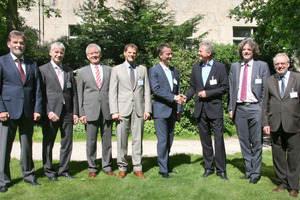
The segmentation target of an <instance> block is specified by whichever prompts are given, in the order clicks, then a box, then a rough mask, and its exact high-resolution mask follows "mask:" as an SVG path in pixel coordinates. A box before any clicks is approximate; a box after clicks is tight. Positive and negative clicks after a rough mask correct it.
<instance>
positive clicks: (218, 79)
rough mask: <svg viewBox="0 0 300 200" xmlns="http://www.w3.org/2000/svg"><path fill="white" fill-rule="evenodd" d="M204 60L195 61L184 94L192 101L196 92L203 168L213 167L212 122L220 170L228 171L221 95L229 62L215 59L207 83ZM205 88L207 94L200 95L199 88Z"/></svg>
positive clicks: (223, 90) (223, 91)
mask: <svg viewBox="0 0 300 200" xmlns="http://www.w3.org/2000/svg"><path fill="white" fill-rule="evenodd" d="M202 69H203V63H202V62H201V63H196V64H195V65H194V66H193V69H192V73H191V79H190V87H189V89H188V91H187V93H186V94H185V96H186V97H187V101H189V100H190V99H191V98H192V97H193V96H194V94H196V96H195V108H194V110H195V111H194V112H195V113H194V117H195V118H197V119H198V129H199V135H200V139H201V144H202V148H203V158H204V168H205V169H206V170H211V171H214V164H213V160H214V158H213V147H212V141H211V133H210V129H211V128H210V123H212V128H213V130H214V138H215V155H216V169H217V174H218V173H221V172H226V154H225V145H224V138H223V109H222V95H224V94H225V93H227V91H228V78H227V71H226V66H225V65H224V64H222V63H219V62H216V61H213V65H212V67H211V70H210V73H209V75H208V78H207V81H206V84H205V85H204V84H203V79H202ZM203 90H204V91H205V92H206V98H200V97H199V96H198V93H199V92H200V91H203Z"/></svg>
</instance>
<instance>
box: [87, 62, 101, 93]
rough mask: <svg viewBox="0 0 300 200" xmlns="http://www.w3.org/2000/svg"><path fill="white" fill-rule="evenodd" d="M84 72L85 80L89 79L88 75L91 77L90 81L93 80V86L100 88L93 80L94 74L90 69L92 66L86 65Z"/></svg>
mask: <svg viewBox="0 0 300 200" xmlns="http://www.w3.org/2000/svg"><path fill="white" fill-rule="evenodd" d="M85 73H86V77H87V80H89V79H90V77H93V78H92V80H91V81H92V82H93V84H94V86H95V87H96V88H98V89H100V88H99V87H98V85H97V81H96V80H95V77H94V75H93V71H92V66H91V65H88V67H87V68H86V71H85Z"/></svg>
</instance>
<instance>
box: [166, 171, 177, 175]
mask: <svg viewBox="0 0 300 200" xmlns="http://www.w3.org/2000/svg"><path fill="white" fill-rule="evenodd" d="M168 173H169V174H172V175H176V174H177V173H176V172H174V171H172V170H170V171H169V172H168Z"/></svg>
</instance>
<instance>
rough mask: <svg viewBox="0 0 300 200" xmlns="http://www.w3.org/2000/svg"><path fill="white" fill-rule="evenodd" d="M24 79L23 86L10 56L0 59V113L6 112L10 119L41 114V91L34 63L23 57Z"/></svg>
mask: <svg viewBox="0 0 300 200" xmlns="http://www.w3.org/2000/svg"><path fill="white" fill-rule="evenodd" d="M24 63H25V66H26V77H25V82H24V84H23V82H22V80H21V76H20V74H19V71H18V69H17V67H16V64H15V62H14V60H13V58H12V56H11V55H10V54H7V55H4V56H1V57H0V112H8V113H9V115H10V119H19V118H20V117H21V115H22V113H23V111H24V115H25V117H26V118H29V119H33V113H40V114H42V91H41V84H40V76H39V71H38V68H37V65H36V62H35V61H33V60H31V59H29V58H26V57H24Z"/></svg>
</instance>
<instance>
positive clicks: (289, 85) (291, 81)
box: [283, 72, 295, 99]
mask: <svg viewBox="0 0 300 200" xmlns="http://www.w3.org/2000/svg"><path fill="white" fill-rule="evenodd" d="M294 81H295V77H294V74H293V73H292V72H290V77H289V81H288V84H287V86H286V88H285V92H284V95H283V99H285V98H287V97H288V96H289V93H290V92H291V91H292V85H293V83H294Z"/></svg>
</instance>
